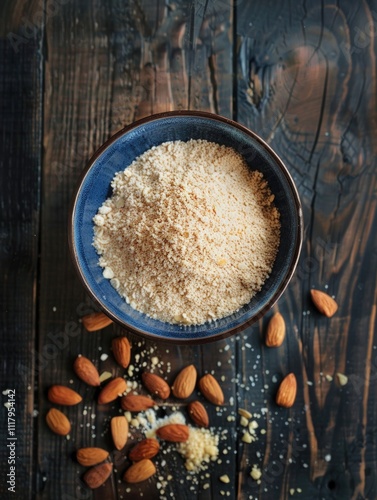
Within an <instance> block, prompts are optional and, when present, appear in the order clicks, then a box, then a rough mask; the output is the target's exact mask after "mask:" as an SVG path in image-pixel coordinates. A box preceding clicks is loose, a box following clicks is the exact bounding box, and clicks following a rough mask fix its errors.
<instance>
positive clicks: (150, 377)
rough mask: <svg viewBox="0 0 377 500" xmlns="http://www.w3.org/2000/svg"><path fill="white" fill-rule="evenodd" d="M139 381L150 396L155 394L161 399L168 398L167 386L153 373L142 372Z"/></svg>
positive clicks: (168, 389) (168, 388) (168, 390)
mask: <svg viewBox="0 0 377 500" xmlns="http://www.w3.org/2000/svg"><path fill="white" fill-rule="evenodd" d="M141 380H142V381H143V384H144V385H145V387H146V388H147V389H148V391H149V392H150V393H151V394H156V395H157V396H158V397H159V398H161V399H167V398H168V397H169V396H170V387H169V384H168V383H167V382H166V381H165V380H164V379H163V378H161V377H159V376H158V375H156V374H155V373H149V372H144V373H143V374H142V375H141Z"/></svg>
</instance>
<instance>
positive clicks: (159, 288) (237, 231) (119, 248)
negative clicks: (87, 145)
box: [94, 140, 280, 325]
mask: <svg viewBox="0 0 377 500" xmlns="http://www.w3.org/2000/svg"><path fill="white" fill-rule="evenodd" d="M111 186H112V188H113V194H112V196H111V198H109V199H107V200H106V201H105V202H104V203H103V205H102V206H101V207H100V208H99V210H98V213H97V215H96V216H95V217H94V224H95V226H94V247H95V249H96V250H97V253H98V254H99V256H100V258H99V265H100V266H101V267H102V268H103V275H104V277H105V278H107V279H110V282H111V284H112V286H113V287H114V288H115V289H116V290H117V291H118V292H119V294H120V295H121V296H123V297H124V298H125V300H126V302H127V303H129V304H130V305H131V306H132V307H133V308H135V309H137V310H139V311H141V312H143V313H145V314H147V315H149V316H151V317H153V318H155V319H159V320H161V321H165V322H169V323H180V324H187V325H190V324H202V323H205V322H206V321H212V320H215V319H218V318H222V317H224V316H227V315H229V314H231V313H233V312H235V311H237V310H238V309H239V308H240V307H242V306H243V305H244V304H246V303H248V302H249V301H250V299H251V298H252V296H253V295H254V294H255V293H256V292H257V291H259V290H260V289H261V287H262V285H263V283H264V282H265V280H266V279H267V278H268V276H269V273H270V272H271V268H272V265H273V262H274V260H275V257H276V253H277V249H278V246H279V239H280V222H279V212H278V210H277V209H276V207H275V206H274V203H273V200H274V195H272V194H271V191H270V190H269V188H268V185H267V182H266V181H265V180H264V178H263V175H262V174H261V173H260V172H257V171H250V169H249V168H248V166H247V165H246V163H245V161H244V160H243V158H242V157H241V156H240V155H239V154H238V153H237V152H236V151H235V150H233V149H232V148H229V147H225V146H221V145H219V144H216V143H212V142H208V141H204V140H190V141H188V142H182V141H174V142H166V143H163V144H161V145H159V146H156V147H153V148H151V149H149V150H148V151H146V152H145V153H144V154H142V155H141V156H139V157H138V158H137V159H136V160H134V161H133V162H132V164H131V165H130V166H129V167H127V168H126V169H125V170H124V171H122V172H118V173H117V174H116V175H115V177H114V179H113V181H112V183H111Z"/></svg>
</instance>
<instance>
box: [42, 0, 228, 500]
mask: <svg viewBox="0 0 377 500" xmlns="http://www.w3.org/2000/svg"><path fill="white" fill-rule="evenodd" d="M200 4H202V3H200ZM204 4H205V5H204ZM220 4H221V8H219V5H220ZM220 4H218V3H217V2H207V3H203V5H201V8H200V9H199V3H198V8H197V10H195V11H194V12H192V11H191V10H190V6H189V3H188V2H177V5H176V6H175V7H174V6H171V7H169V6H166V5H165V4H162V3H161V2H150V1H149V2H147V1H143V2H138V3H136V2H133V1H130V2H120V1H119V0H114V1H112V2H105V1H99V0H95V1H90V2H89V1H87V2H81V3H79V4H78V3H76V2H67V3H66V4H65V5H64V6H62V8H61V10H60V11H59V13H58V14H57V15H56V16H54V18H53V19H51V22H50V23H49V24H48V25H47V31H46V33H47V34H46V43H47V47H48V53H47V58H46V85H45V134H44V147H45V155H44V163H43V184H44V186H45V188H44V190H43V198H42V201H43V203H42V247H41V280H40V307H39V311H40V332H39V334H40V353H42V354H43V353H44V356H45V357H46V358H48V359H47V360H46V365H45V368H44V370H43V372H41V375H40V399H39V404H40V418H39V451H38V460H39V462H38V464H39V468H40V470H41V477H42V478H43V479H44V480H43V481H41V483H40V489H39V494H38V498H65V499H66V500H68V499H70V498H91V497H92V496H93V498H101V499H103V498H109V499H110V498H118V497H121V496H122V495H123V496H124V497H125V496H127V498H139V497H140V491H142V492H144V497H145V498H151V499H152V498H159V497H160V496H161V495H162V493H160V492H159V490H158V488H157V483H158V481H159V479H158V477H157V478H154V479H153V480H151V481H148V482H146V483H145V484H143V485H141V486H139V485H136V486H135V487H132V488H131V491H128V487H127V485H126V484H124V483H121V482H120V481H119V480H120V478H121V476H122V474H123V472H124V470H125V468H126V467H127V465H128V464H129V462H128V461H127V459H126V458H125V456H124V454H121V453H114V454H112V458H113V460H114V463H115V465H116V471H115V473H114V474H113V476H112V478H111V479H110V480H109V481H108V482H107V483H106V485H105V487H104V488H100V490H98V491H97V492H94V493H93V495H92V493H91V492H89V491H88V490H87V489H86V488H84V487H83V485H82V482H81V476H82V473H83V472H84V469H83V468H82V467H80V466H79V465H78V464H77V463H76V462H75V461H74V460H73V459H72V456H73V454H74V452H75V450H77V448H79V447H82V446H91V445H94V446H102V447H105V448H107V449H110V450H111V449H112V442H111V437H110V435H109V430H108V429H109V418H110V416H112V415H114V414H116V412H117V411H118V404H114V405H109V408H106V409H105V408H103V407H102V408H98V407H97V406H96V404H94V403H93V398H94V397H95V396H96V391H95V390H93V389H88V388H87V387H85V384H83V383H80V382H79V381H78V380H77V378H76V377H75V375H74V373H73V371H72V362H73V360H74V357H75V356H76V355H77V354H79V353H82V354H84V355H86V356H88V357H89V358H91V359H93V360H94V362H95V363H96V365H97V366H98V367H99V370H100V372H102V371H104V370H109V371H111V372H112V373H113V374H114V375H116V374H122V373H123V370H121V369H120V368H119V367H117V366H116V365H115V364H114V360H113V358H112V356H111V353H110V344H111V338H112V337H113V336H115V335H119V334H120V333H124V332H120V331H119V329H118V328H117V327H114V326H113V327H108V328H107V329H106V330H105V331H103V332H98V333H94V334H88V333H87V332H85V330H84V329H83V327H82V326H81V325H80V323H79V322H78V318H79V317H80V316H82V315H83V314H84V312H85V310H86V311H88V310H90V309H91V307H92V305H91V304H90V302H89V301H88V300H87V299H86V295H85V293H84V291H83V289H82V287H81V286H80V285H79V283H78V279H77V277H76V276H75V273H74V270H73V266H72V265H71V263H70V259H69V256H68V249H67V244H66V237H67V236H66V221H67V214H68V207H69V202H70V198H71V196H72V193H73V190H74V186H75V184H76V182H77V179H78V176H79V173H80V171H81V170H82V169H83V167H84V164H85V161H86V160H87V159H88V158H89V156H90V155H91V153H92V152H93V151H94V150H95V149H96V148H97V147H98V146H99V145H101V144H102V143H103V142H104V141H105V140H106V139H107V138H108V137H109V136H110V135H111V134H112V133H113V132H114V131H116V130H117V129H119V128H120V127H121V126H122V125H124V124H126V123H129V122H131V121H132V120H134V119H135V118H139V117H141V116H145V115H148V114H150V113H153V112H157V111H165V110H167V109H181V108H187V107H188V106H190V107H192V108H198V109H199V108H200V109H208V110H212V111H215V110H217V111H219V112H221V114H224V115H227V116H231V115H232V108H231V98H230V96H231V95H232V80H231V78H230V76H229V75H231V72H232V67H231V64H232V57H231V54H232V46H231V38H229V36H230V37H231V26H230V19H231V10H230V7H229V5H228V4H227V3H226V2H220ZM186 33H188V34H189V35H186ZM166 35H167V36H166ZM167 40H168V41H169V40H171V42H168V41H167ZM68 41H69V43H68ZM198 47H200V50H199V49H198ZM189 61H190V63H189ZM190 64H191V66H190ZM190 82H191V84H190ZM198 82H199V86H200V95H198V96H197V93H198V91H199V87H198V88H196V87H195V85H197V84H198ZM127 335H128V333H127ZM129 336H130V338H131V340H132V343H133V346H134V347H133V353H134V356H135V354H137V353H144V352H147V353H148V352H150V350H151V349H154V351H153V352H154V353H155V355H156V356H157V357H158V358H159V359H161V360H162V361H164V363H165V365H164V366H167V365H166V364H167V362H169V363H170V364H171V367H170V373H166V374H165V375H166V376H167V378H168V380H169V382H171V381H172V380H173V377H174V375H175V374H176V373H177V371H178V370H179V369H180V368H181V367H182V366H185V365H187V364H190V363H193V362H194V363H195V364H196V365H197V367H198V371H199V373H200V374H203V373H204V372H205V371H207V370H213V371H214V373H215V374H216V375H217V376H219V377H220V373H221V374H223V375H224V377H225V386H226V397H227V401H228V402H229V400H230V398H232V397H233V400H235V397H234V396H235V383H234V374H235V365H234V362H233V361H234V357H233V355H232V353H233V351H234V342H232V341H229V343H227V342H220V343H217V344H213V345H212V346H204V347H196V348H187V347H177V346H173V347H172V346H169V347H167V346H166V345H164V344H161V345H154V343H150V342H142V341H140V340H138V339H137V338H135V337H134V336H132V335H131V334H129ZM139 343H140V344H139ZM99 347H101V348H102V351H99ZM228 347H230V348H229V349H228ZM101 353H107V354H110V356H109V358H108V359H107V360H105V361H100V360H99V357H100V355H101ZM146 362H147V363H148V360H146ZM219 363H221V364H219ZM147 366H148V364H147ZM162 372H163V373H164V370H163V369H162ZM134 378H135V379H139V378H140V373H137V372H136V373H135V376H134ZM71 381H72V383H71ZM53 383H61V384H65V385H69V386H71V387H73V388H74V389H76V390H78V391H79V392H80V393H82V394H83V396H84V403H83V405H84V406H83V405H79V406H78V407H73V408H68V409H63V408H62V409H63V411H64V412H65V413H66V414H67V415H68V416H69V418H70V419H71V422H72V432H71V434H70V439H69V440H68V439H66V438H61V437H58V436H54V435H53V434H52V433H51V432H50V431H49V429H48V428H47V427H46V424H45V420H44V419H45V414H46V412H47V411H48V408H49V407H50V406H51V405H49V404H48V403H47V401H46V390H47V388H48V386H49V385H51V384H53ZM85 407H86V410H87V412H85V414H83V408H85ZM89 407H90V408H89ZM170 411H171V408H170V407H167V408H166V409H163V410H162V412H167V413H169V412H170ZM234 411H235V410H234V406H232V407H230V403H228V404H227V406H226V407H225V408H224V410H223V411H221V412H218V411H216V410H215V408H212V409H211V410H210V412H211V418H212V419H213V420H214V422H215V423H216V424H221V422H224V421H225V422H227V421H226V416H227V415H228V412H229V413H230V412H234ZM92 414H94V415H95V418H94V419H92V418H91V415H92ZM92 425H95V427H96V429H92V427H91V426H92ZM234 425H235V424H234V423H233V424H232V423H227V426H228V427H229V433H228V434H227V435H226V436H225V438H224V440H223V441H222V443H221V447H222V449H223V448H224V447H229V450H226V451H228V455H227V456H225V454H224V457H221V458H222V463H221V464H217V465H215V469H216V472H215V475H214V476H213V477H211V478H210V479H209V480H208V479H207V478H206V477H204V474H201V475H200V476H199V477H194V478H193V479H192V480H186V475H187V474H186V473H185V472H184V468H183V465H182V459H181V457H180V456H178V455H176V454H173V456H172V457H169V461H168V463H167V465H161V460H162V459H161V460H160V461H159V462H158V463H159V471H160V473H159V476H161V475H163V477H164V478H166V477H167V475H168V474H169V473H171V474H172V476H173V477H174V480H173V481H167V484H166V486H165V495H166V497H167V498H169V497H170V495H171V494H172V495H173V496H175V497H178V496H179V497H181V498H184V499H187V500H189V499H192V498H195V497H198V498H211V497H213V498H215V497H216V495H219V493H218V492H219V490H220V488H221V487H222V488H223V489H224V490H229V491H233V490H234V486H233V484H230V485H223V486H222V484H221V483H219V480H218V477H219V476H220V475H221V474H223V473H227V474H229V476H230V477H231V476H234V475H235V469H234V468H235V462H234V460H232V457H233V454H234V451H235V441H234V435H233V434H234V433H233V430H232V428H233V429H234ZM232 426H233V427H232ZM134 432H135V431H134ZM170 460H172V461H170ZM181 480H182V481H183V483H181V482H180V481H181ZM205 482H209V485H210V487H209V488H208V489H204V490H203V489H202V486H203V484H204V483H205ZM182 484H183V485H184V487H183V488H182ZM219 484H220V485H219ZM190 488H191V489H190Z"/></svg>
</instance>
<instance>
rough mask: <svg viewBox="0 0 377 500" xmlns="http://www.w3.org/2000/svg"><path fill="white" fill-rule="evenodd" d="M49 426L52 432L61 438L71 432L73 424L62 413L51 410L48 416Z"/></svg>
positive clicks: (54, 409)
mask: <svg viewBox="0 0 377 500" xmlns="http://www.w3.org/2000/svg"><path fill="white" fill-rule="evenodd" d="M46 422H47V425H48V426H49V427H50V429H51V430H52V432H55V434H59V436H66V435H67V434H69V432H70V430H71V422H70V421H69V420H68V418H67V417H66V416H65V415H64V413H62V412H61V411H59V410H57V409H56V408H51V409H50V410H49V411H48V413H47V415H46Z"/></svg>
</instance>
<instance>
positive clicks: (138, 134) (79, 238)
mask: <svg viewBox="0 0 377 500" xmlns="http://www.w3.org/2000/svg"><path fill="white" fill-rule="evenodd" d="M190 139H205V140H207V141H211V142H216V143H218V144H223V145H225V146H229V147H232V148H233V149H235V150H236V151H237V152H238V153H240V154H241V155H242V156H243V158H244V159H245V160H246V163H247V164H248V166H249V167H250V169H252V170H259V171H260V172H262V174H263V176H264V177H265V179H266V180H267V182H268V185H269V187H270V189H271V191H272V193H273V194H274V195H275V200H274V203H275V206H276V207H277V209H278V210H279V212H280V222H281V233H280V245H279V249H278V253H277V256H276V260H275V262H274V265H273V269H272V272H271V274H270V276H269V278H268V279H267V280H266V281H265V283H264V285H263V287H262V289H261V290H260V291H259V292H258V293H257V294H256V295H255V296H254V297H253V298H252V299H251V301H250V302H249V303H248V304H246V305H244V306H243V307H242V308H240V309H239V310H238V311H236V312H235V313H233V314H231V315H229V316H227V317H224V318H221V319H218V320H215V321H213V322H209V323H205V324H203V325H190V326H182V325H174V324H169V323H164V322H162V321H159V320H155V319H152V318H150V317H148V316H146V315H145V314H143V313H140V312H138V311H136V310H135V309H133V308H132V307H131V306H130V305H129V304H127V303H126V302H125V300H124V299H123V298H122V297H121V296H120V295H119V294H118V292H117V291H116V290H115V289H114V288H113V287H112V286H111V285H110V282H109V280H107V279H105V278H104V277H103V275H102V271H103V270H102V268H101V267H100V266H99V265H98V255H97V253H96V251H95V249H94V247H93V245H92V242H93V221H92V219H93V217H94V215H95V214H96V213H97V211H98V208H99V207H100V206H101V205H102V203H103V202H104V201H105V200H106V199H107V198H109V197H110V196H111V194H112V191H111V186H110V183H111V181H112V179H113V177H114V175H115V173H116V172H119V171H121V170H124V169H125V168H126V167H128V166H129V165H130V164H131V163H132V161H133V160H135V159H136V158H137V157H138V156H140V155H141V154H143V153H144V152H145V151H147V150H148V149H150V148H151V147H153V146H157V145H159V144H161V143H163V142H166V141H177V140H181V141H188V140H190ZM302 237H303V217H302V209H301V204H300V200H299V196H298V193H297V189H296V187H295V185H294V182H293V180H292V178H291V176H290V174H289V172H288V170H287V168H286V167H285V166H284V164H283V162H282V161H281V160H280V158H279V157H278V156H277V155H276V153H274V151H273V150H272V149H271V148H270V147H269V146H268V145H267V144H266V143H265V142H264V141H263V140H262V139H261V138H260V137H258V136H257V135H256V134H255V133H254V132H252V131H250V130H248V129H247V128H245V127H243V126H242V125H240V124H238V123H236V122H234V121H232V120H229V119H227V118H224V117H221V116H218V115H214V114H211V113H205V112H199V111H198V112H196V111H176V112H168V113H161V114H158V115H152V116H149V117H147V118H144V119H142V120H139V121H137V122H135V123H132V124H131V125H129V126H127V127H125V128H124V129H122V130H121V131H119V132H118V133H117V134H115V135H114V136H113V137H111V138H110V139H109V140H108V141H107V142H106V143H105V144H104V145H103V146H102V147H101V148H100V149H99V150H98V151H97V152H96V153H95V154H94V155H93V157H92V158H91V160H90V161H89V164H88V166H87V167H86V169H85V170H84V172H83V174H82V176H81V179H80V181H79V185H78V187H77V190H76V192H75V195H74V199H73V204H72V208H71V212H70V220H69V247H70V251H71V255H72V259H73V263H74V265H75V268H76V270H77V272H78V275H79V277H80V278H81V281H82V283H83V284H84V287H85V288H86V290H87V292H88V293H89V295H90V296H91V297H92V299H93V300H94V301H95V302H96V303H97V304H98V305H99V307H100V308H101V309H102V310H103V311H104V313H105V314H107V315H108V316H109V317H110V318H111V319H112V320H114V321H115V322H116V323H118V324H119V325H121V326H122V327H124V328H126V329H129V330H132V331H133V332H136V333H138V334H140V335H142V336H144V337H147V338H149V339H154V340H164V341H169V342H177V343H185V344H188V343H200V342H208V341H213V340H218V339H220V338H224V337H227V336H230V335H231V334H234V333H236V332H238V331H240V330H241V329H243V328H245V327H246V326H248V325H250V324H252V323H253V322H255V321H257V320H258V319H260V318H261V317H262V316H263V315H264V314H265V313H266V312H267V311H268V310H269V309H271V307H272V306H273V305H274V304H275V302H276V301H277V300H278V299H279V298H280V296H281V295H282V293H283V292H284V290H285V288H286V287H287V285H288V283H289V281H290V279H291V278H292V275H293V273H294V270H295V268H296V265H297V262H298V258H299V254H300V251H301V245H302Z"/></svg>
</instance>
